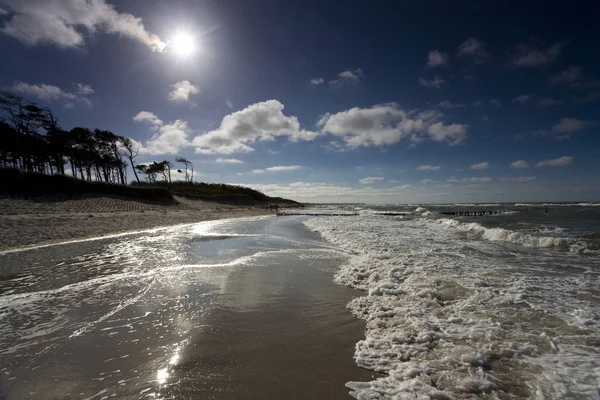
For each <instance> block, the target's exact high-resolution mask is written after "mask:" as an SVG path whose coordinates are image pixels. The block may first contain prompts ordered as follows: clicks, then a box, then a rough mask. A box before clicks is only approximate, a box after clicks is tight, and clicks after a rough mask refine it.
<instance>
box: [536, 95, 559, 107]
mask: <svg viewBox="0 0 600 400" xmlns="http://www.w3.org/2000/svg"><path fill="white" fill-rule="evenodd" d="M564 103H565V102H564V101H561V100H555V99H553V98H551V97H544V98H542V99H540V100H539V101H538V103H537V105H538V106H540V107H552V106H560V105H561V104H564Z"/></svg>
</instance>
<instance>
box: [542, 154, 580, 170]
mask: <svg viewBox="0 0 600 400" xmlns="http://www.w3.org/2000/svg"><path fill="white" fill-rule="evenodd" d="M572 162H573V157H570V156H562V157H559V158H554V159H551V160H544V161H540V162H538V163H537V164H535V166H536V167H538V168H543V167H563V166H565V165H569V164H571V163H572Z"/></svg>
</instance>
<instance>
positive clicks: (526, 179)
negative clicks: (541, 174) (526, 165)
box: [499, 176, 535, 182]
mask: <svg viewBox="0 0 600 400" xmlns="http://www.w3.org/2000/svg"><path fill="white" fill-rule="evenodd" d="M499 179H500V180H501V181H510V182H531V181H534V180H535V176H518V177H507V178H499Z"/></svg>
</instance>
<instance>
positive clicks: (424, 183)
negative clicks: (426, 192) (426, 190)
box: [421, 179, 436, 185]
mask: <svg viewBox="0 0 600 400" xmlns="http://www.w3.org/2000/svg"><path fill="white" fill-rule="evenodd" d="M421 183H422V184H423V185H429V184H430V183H436V181H434V180H433V179H423V180H422V181H421Z"/></svg>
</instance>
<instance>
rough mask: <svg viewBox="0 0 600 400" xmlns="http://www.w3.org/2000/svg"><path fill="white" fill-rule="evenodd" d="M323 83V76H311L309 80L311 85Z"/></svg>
mask: <svg viewBox="0 0 600 400" xmlns="http://www.w3.org/2000/svg"><path fill="white" fill-rule="evenodd" d="M324 83H325V79H323V78H312V79H311V80H310V84H311V85H315V86H319V85H322V84H324Z"/></svg>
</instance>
